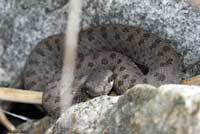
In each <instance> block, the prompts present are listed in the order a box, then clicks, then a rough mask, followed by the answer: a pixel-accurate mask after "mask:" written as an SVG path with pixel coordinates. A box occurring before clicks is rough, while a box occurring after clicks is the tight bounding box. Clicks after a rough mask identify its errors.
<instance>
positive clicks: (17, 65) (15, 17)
mask: <svg viewBox="0 0 200 134" xmlns="http://www.w3.org/2000/svg"><path fill="white" fill-rule="evenodd" d="M67 1H68V0H57V1H55V0H43V1H39V0H37V1H27V0H20V1H18V0H12V1H7V0H1V2H0V11H1V12H0V18H1V20H0V31H1V32H0V85H2V86H15V82H16V80H18V79H19V78H20V74H21V72H22V71H23V68H24V65H25V62H26V59H27V57H28V55H29V54H30V52H31V50H32V49H33V48H34V47H35V46H36V45H37V43H38V42H39V41H41V40H42V39H44V38H46V37H48V36H50V35H53V34H57V33H62V32H64V28H65V23H66V20H67V10H68V5H67ZM199 13H200V12H199V10H196V9H195V8H193V7H192V6H191V5H190V4H189V3H187V0H178V1H177V0H164V1H160V0H134V1H133V0H123V1H121V0H109V1H108V0H84V1H83V15H82V22H81V24H82V29H85V28H87V27H91V26H94V25H102V24H123V25H131V26H136V27H141V28H143V29H145V30H147V31H150V32H153V33H159V35H160V36H161V37H163V38H166V39H169V40H171V41H172V42H174V46H173V47H174V48H176V49H177V51H178V52H180V53H181V54H182V56H183V58H184V66H185V67H187V69H186V70H187V71H188V72H190V75H195V74H198V73H199V68H200V63H198V61H199V59H200V30H199V29H200V21H199V19H200V16H199ZM194 64H195V65H196V66H195V67H193V65H194Z"/></svg>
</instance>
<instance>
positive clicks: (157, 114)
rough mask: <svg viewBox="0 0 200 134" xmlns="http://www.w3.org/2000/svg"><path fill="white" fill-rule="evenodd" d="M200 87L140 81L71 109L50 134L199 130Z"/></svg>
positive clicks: (175, 133) (184, 132)
mask: <svg viewBox="0 0 200 134" xmlns="http://www.w3.org/2000/svg"><path fill="white" fill-rule="evenodd" d="M199 104H200V87H198V86H183V85H164V86H161V87H159V88H155V87H152V86H149V85H137V86H135V87H134V88H132V89H130V90H129V91H128V92H126V93H125V94H124V95H122V96H120V97H114V98H113V97H108V96H103V97H99V98H96V99H93V100H90V101H88V102H86V103H81V104H78V105H76V106H73V107H71V108H70V109H68V110H67V111H66V112H65V113H64V114H63V115H62V116H61V117H60V118H59V119H58V120H57V122H56V123H55V124H54V125H53V127H51V128H50V129H49V130H48V131H47V132H46V133H47V134H64V133H66V132H69V133H79V134H103V133H105V134H107V133H108V134H198V133H199V131H200V117H199V114H200V109H199Z"/></svg>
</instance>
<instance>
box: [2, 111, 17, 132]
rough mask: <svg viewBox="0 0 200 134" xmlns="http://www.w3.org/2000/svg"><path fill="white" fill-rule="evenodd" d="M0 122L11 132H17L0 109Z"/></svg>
mask: <svg viewBox="0 0 200 134" xmlns="http://www.w3.org/2000/svg"><path fill="white" fill-rule="evenodd" d="M0 122H1V124H2V125H4V126H5V127H6V128H7V129H8V130H9V131H10V132H14V131H16V128H15V126H14V125H13V124H12V123H11V122H10V121H9V120H8V118H7V117H6V115H5V113H4V112H3V111H2V109H0Z"/></svg>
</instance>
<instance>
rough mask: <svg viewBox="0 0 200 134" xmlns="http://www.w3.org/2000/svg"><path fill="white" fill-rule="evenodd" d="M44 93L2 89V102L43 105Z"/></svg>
mask: <svg viewBox="0 0 200 134" xmlns="http://www.w3.org/2000/svg"><path fill="white" fill-rule="evenodd" d="M42 96H43V93H42V92H37V91H31V90H22V89H13V88H4V87H1V88H0V100H4V101H11V102H19V103H29V104H42Z"/></svg>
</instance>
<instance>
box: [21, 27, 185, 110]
mask: <svg viewBox="0 0 200 134" xmlns="http://www.w3.org/2000/svg"><path fill="white" fill-rule="evenodd" d="M63 44H64V35H63V34H59V35H54V36H50V37H48V38H47V39H45V40H43V41H41V42H40V43H39V44H38V45H37V46H36V47H35V49H34V50H33V51H32V53H31V55H30V57H29V60H28V61H27V64H26V67H25V73H24V86H25V88H26V89H35V90H39V89H43V90H44V91H45V90H52V91H51V92H50V93H49V94H47V95H46V97H44V98H46V99H44V101H46V100H48V101H49V102H47V103H48V104H49V105H47V107H46V108H47V109H48V108H49V107H51V109H52V107H55V108H54V110H55V109H58V107H59V105H58V104H57V103H58V102H59V101H58V98H54V99H49V97H51V96H55V95H56V94H57V95H58V93H57V92H56V85H57V82H58V81H59V80H60V75H61V68H62V59H63ZM171 46H172V45H171V42H170V41H169V40H164V39H162V38H160V37H159V36H158V35H157V34H153V33H150V32H146V31H144V30H142V29H140V28H136V27H132V26H123V25H102V26H96V27H92V28H89V29H86V30H83V31H81V32H80V40H79V46H78V56H77V60H76V63H77V64H76V71H75V81H74V83H75V84H74V85H76V87H79V88H80V87H81V89H84V90H79V94H78V97H77V98H84V97H85V95H87V93H88V94H89V95H90V96H92V97H93V96H97V95H101V94H108V93H109V92H110V89H111V88H112V87H113V90H114V92H116V94H122V93H124V92H125V91H126V90H127V89H129V88H131V87H133V86H134V85H135V84H139V83H149V84H152V85H154V86H159V85H161V84H165V83H179V80H180V74H181V71H180V68H181V64H182V59H181V58H180V55H179V54H177V52H176V51H175V50H174V49H173V48H172V47H171ZM101 74H102V75H101ZM83 87H84V88H83ZM96 87H97V88H96ZM86 91H87V92H86ZM81 96H83V97H81ZM47 98H48V99H47ZM77 98H76V99H77ZM78 101H80V100H78Z"/></svg>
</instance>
